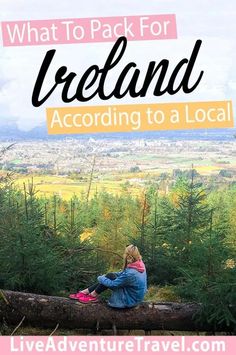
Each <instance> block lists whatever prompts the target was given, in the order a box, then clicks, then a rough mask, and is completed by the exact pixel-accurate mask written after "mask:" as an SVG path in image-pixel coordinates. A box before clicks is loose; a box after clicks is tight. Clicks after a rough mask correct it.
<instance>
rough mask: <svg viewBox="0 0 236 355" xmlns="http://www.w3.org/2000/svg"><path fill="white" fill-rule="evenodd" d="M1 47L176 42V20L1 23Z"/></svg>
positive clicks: (147, 17)
mask: <svg viewBox="0 0 236 355" xmlns="http://www.w3.org/2000/svg"><path fill="white" fill-rule="evenodd" d="M1 25H2V38H3V45H4V46H35V45H48V44H71V43H91V42H113V41H115V40H116V39H117V38H118V37H120V36H125V37H127V39H128V40H129V41H140V40H164V39H176V38H177V28H176V17H175V15H173V14H167V15H143V16H117V17H100V18H81V19H62V20H60V19H55V20H32V21H7V22H2V24H1Z"/></svg>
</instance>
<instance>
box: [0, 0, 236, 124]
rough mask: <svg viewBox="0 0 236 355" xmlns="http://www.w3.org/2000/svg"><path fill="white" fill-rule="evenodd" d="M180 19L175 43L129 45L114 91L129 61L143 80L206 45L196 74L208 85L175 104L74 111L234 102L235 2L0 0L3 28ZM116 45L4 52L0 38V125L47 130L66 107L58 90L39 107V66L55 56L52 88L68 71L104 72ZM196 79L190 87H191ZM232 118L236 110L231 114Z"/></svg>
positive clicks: (148, 100)
mask: <svg viewBox="0 0 236 355" xmlns="http://www.w3.org/2000/svg"><path fill="white" fill-rule="evenodd" d="M168 13H174V14H176V20H177V32H178V39H175V40H165V41H158V40H156V41H135V42H129V43H128V47H127V50H126V52H125V55H124V57H123V58H122V61H121V63H120V64H119V67H117V68H116V70H114V72H113V75H112V77H111V80H109V85H110V86H111V87H112V85H113V84H114V83H115V81H116V80H115V79H116V76H117V74H118V73H119V70H121V69H122V68H123V67H124V65H125V64H127V63H128V62H130V61H134V62H136V63H137V64H138V67H139V68H140V69H141V71H142V75H144V74H145V68H147V65H148V63H149V62H150V61H153V60H154V61H156V62H159V61H160V60H161V59H163V58H167V59H169V60H170V64H171V66H172V67H174V66H175V65H176V64H177V63H178V62H179V61H180V60H181V59H182V58H184V57H187V58H188V57H189V56H190V54H191V52H192V49H193V46H194V44H195V42H196V40H197V39H201V40H202V41H203V43H202V47H201V50H200V53H199V57H198V59H197V63H196V67H195V69H194V73H193V74H194V75H195V77H197V75H198V74H199V71H200V70H204V76H203V79H202V81H201V83H200V85H199V86H198V88H197V89H196V90H195V91H194V92H193V93H191V94H189V95H186V94H184V93H182V92H179V93H177V94H176V95H175V96H174V97H173V96H169V95H168V94H167V95H164V96H161V97H158V98H157V97H153V95H152V92H149V94H148V95H147V96H146V97H145V98H136V99H133V98H130V97H129V96H126V97H125V98H123V99H122V100H117V99H111V100H109V102H107V101H106V102H104V101H101V100H100V99H99V98H94V99H93V100H91V101H89V102H87V103H83V104H81V103H78V102H73V103H71V104H70V106H72V105H73V106H79V105H86V106H88V105H104V104H106V105H108V104H127V103H157V102H182V101H211V100H212V101H214V100H215V101H217V100H232V101H233V106H234V104H235V103H236V68H235V63H236V39H235V38H236V37H235V33H236V21H235V18H236V2H235V0H227V1H225V2H222V0H211V1H210V0H194V1H189V0H178V1H177V0H175V1H174V0H161V1H158V0H147V1H140V0H136V1H135V0H129V1H127V0H119V1H118V0H110V1H109V2H108V1H107V0H94V1H92V0H86V1H84V0H70V1H62V0H57V1H55V0H54V1H53V0H40V1H35V0H17V1H15V0H0V21H13V20H36V19H38V20H43V19H66V18H82V17H105V16H131V15H151V14H168ZM0 37H1V36H0ZM112 46H113V43H112V42H110V43H88V44H73V45H69V44H64V45H53V46H49V45H48V46H30V47H3V46H2V41H1V38H0V126H1V125H3V124H5V123H6V122H8V121H9V122H16V123H17V125H18V127H19V128H20V129H21V130H30V129H32V128H34V127H37V126H39V125H45V124H46V113H45V109H46V107H58V106H64V104H63V102H62V100H61V98H60V90H58V91H56V92H55V93H54V94H53V95H52V96H51V97H50V98H49V99H48V100H47V102H46V103H45V104H43V105H42V106H41V107H39V108H35V107H33V106H32V103H31V96H32V90H33V87H34V83H35V80H36V77H37V74H38V71H39V68H40V66H41V63H42V60H43V58H44V56H45V54H46V51H48V50H49V49H52V48H53V49H56V55H55V58H54V59H55V60H54V61H53V65H52V67H51V72H50V75H49V76H48V83H47V85H48V86H45V90H46V89H47V87H48V88H49V87H50V85H52V83H53V76H54V75H55V71H56V70H57V69H58V68H59V67H60V66H61V65H66V66H67V67H68V68H69V69H70V70H73V71H74V72H76V73H77V74H78V77H80V75H82V74H83V72H84V71H85V70H86V69H87V68H88V67H89V66H90V65H93V64H98V65H100V66H102V65H103V64H104V62H105V60H106V58H107V56H108V54H109V52H110V50H111V48H112ZM194 75H193V80H194ZM234 111H235V110H234Z"/></svg>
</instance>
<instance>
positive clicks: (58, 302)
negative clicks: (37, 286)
mask: <svg viewBox="0 0 236 355" xmlns="http://www.w3.org/2000/svg"><path fill="white" fill-rule="evenodd" d="M199 309H200V306H199V305H198V304H194V303H192V304H190V303H189V304H182V303H171V302H165V303H163V302H162V303H149V302H144V303H142V304H140V305H139V306H137V307H135V308H133V309H119V310H118V309H114V308H110V307H108V306H107V305H106V303H94V304H87V305H84V304H81V303H79V302H77V301H74V300H70V299H67V298H62V297H54V296H41V295H35V294H31V293H21V292H13V291H2V292H1V293H0V322H2V321H3V320H4V321H5V322H6V323H7V324H10V325H17V324H19V323H20V321H21V320H22V319H23V317H25V318H24V321H23V325H30V326H33V327H43V328H53V327H55V326H56V325H57V324H59V327H60V328H63V329H94V330H102V329H112V328H113V329H126V330H135V329H139V330H147V331H148V330H181V331H210V330H212V329H211V327H210V326H209V325H208V324H204V325H201V324H197V323H196V322H195V321H194V320H193V316H194V314H196V312H197V311H199Z"/></svg>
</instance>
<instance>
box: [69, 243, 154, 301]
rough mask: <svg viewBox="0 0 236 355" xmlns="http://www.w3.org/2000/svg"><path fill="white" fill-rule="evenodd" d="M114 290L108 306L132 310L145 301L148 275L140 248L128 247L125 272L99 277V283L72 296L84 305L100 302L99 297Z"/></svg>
mask: <svg viewBox="0 0 236 355" xmlns="http://www.w3.org/2000/svg"><path fill="white" fill-rule="evenodd" d="M107 289H111V290H112V295H111V297H110V299H109V301H108V305H109V306H111V307H115V308H130V307H134V306H137V305H138V304H139V303H140V302H142V301H143V298H144V295H145V292H146V290H147V274H146V269H145V265H144V263H143V261H142V257H141V255H140V253H139V250H138V248H137V247H136V246H135V245H132V244H131V245H128V246H127V247H126V248H125V253H124V268H123V271H120V272H116V273H108V274H106V275H102V276H98V283H96V284H95V285H92V286H90V287H88V288H86V289H85V290H83V291H79V292H78V293H76V294H72V295H70V298H72V299H76V300H78V301H79V302H82V303H91V302H98V296H99V295H100V294H101V293H102V292H104V291H105V290H107Z"/></svg>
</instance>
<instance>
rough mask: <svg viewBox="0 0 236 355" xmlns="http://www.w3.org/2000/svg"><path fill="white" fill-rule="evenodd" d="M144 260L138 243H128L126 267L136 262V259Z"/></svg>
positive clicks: (125, 258) (125, 259) (125, 254)
mask: <svg viewBox="0 0 236 355" xmlns="http://www.w3.org/2000/svg"><path fill="white" fill-rule="evenodd" d="M138 260H142V256H141V255H140V252H139V250H138V247H136V245H133V244H130V245H127V247H126V248H125V252H124V269H125V268H126V267H127V265H128V264H131V263H134V262H135V261H138Z"/></svg>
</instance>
